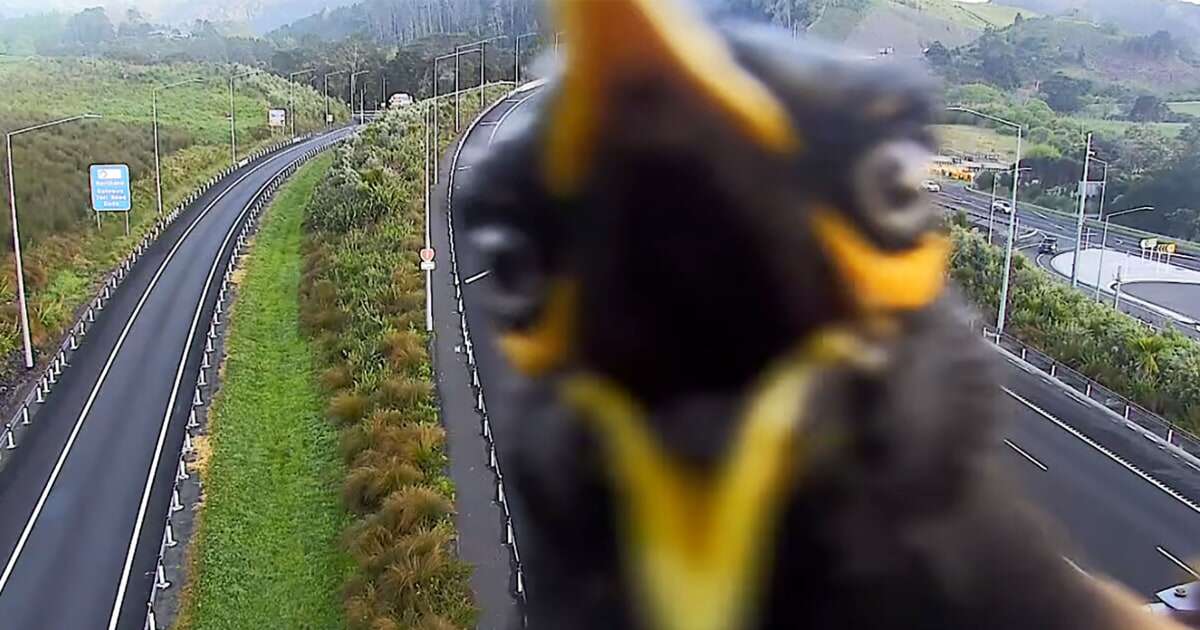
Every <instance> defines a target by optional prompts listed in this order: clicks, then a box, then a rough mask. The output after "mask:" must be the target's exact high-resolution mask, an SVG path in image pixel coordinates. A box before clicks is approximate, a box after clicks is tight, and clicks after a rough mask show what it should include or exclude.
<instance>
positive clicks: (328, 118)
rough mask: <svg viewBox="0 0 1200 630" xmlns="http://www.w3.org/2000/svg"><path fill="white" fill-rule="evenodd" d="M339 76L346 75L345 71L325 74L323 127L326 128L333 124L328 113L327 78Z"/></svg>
mask: <svg viewBox="0 0 1200 630" xmlns="http://www.w3.org/2000/svg"><path fill="white" fill-rule="evenodd" d="M339 74H346V71H345V70H336V71H334V72H327V73H325V126H326V127H328V126H329V124H330V123H332V122H333V120H332V119H331V114H330V112H329V77H335V76H337V75H339Z"/></svg>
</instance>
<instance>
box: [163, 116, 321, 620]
mask: <svg viewBox="0 0 1200 630" xmlns="http://www.w3.org/2000/svg"><path fill="white" fill-rule="evenodd" d="M338 142H340V140H333V141H330V142H328V143H326V144H324V145H322V146H319V147H314V148H312V149H310V150H308V151H306V152H304V154H303V155H301V156H300V157H299V158H298V159H297V160H296V161H294V162H292V163H291V164H289V165H288V166H287V167H285V168H284V169H283V170H282V171H280V172H279V173H277V174H276V175H275V176H274V177H272V178H271V181H270V183H268V184H267V185H265V186H264V187H263V188H262V189H261V190H260V191H259V192H258V193H257V194H256V196H255V197H254V199H253V200H252V201H251V202H250V211H249V213H248V214H247V216H246V218H245V220H244V221H243V222H242V227H241V229H240V230H239V231H238V235H237V239H236V241H234V245H233V253H232V256H231V257H230V260H229V264H228V265H226V267H225V273H224V275H223V276H222V277H221V288H220V291H219V292H218V294H217V300H216V305H215V306H214V310H213V316H212V320H211V321H210V323H209V326H208V331H207V333H206V335H205V339H204V352H203V355H202V357H201V362H200V374H199V375H198V376H197V378H196V385H195V388H194V389H193V392H192V401H191V409H190V410H189V411H188V422H187V425H186V426H185V429H184V434H183V448H182V450H181V452H180V454H179V460H178V463H177V464H176V467H175V476H174V481H173V482H172V485H171V504H170V507H169V508H168V509H167V515H166V523H165V526H164V527H163V535H162V541H161V542H160V543H159V547H158V559H157V561H156V563H155V568H154V583H153V586H152V587H151V589H150V597H149V598H148V599H147V601H146V620H145V623H144V624H143V628H144V630H159V628H162V627H165V624H163V625H160V623H159V618H160V617H161V616H162V612H161V611H159V610H157V609H156V605H157V604H158V596H159V594H160V593H162V592H163V591H166V590H167V589H169V588H171V586H172V582H170V581H169V580H168V579H167V570H166V565H165V564H164V559H165V558H166V555H167V553H168V551H167V550H168V549H172V548H174V547H175V546H176V545H177V544H178V542H179V541H178V539H177V538H176V536H175V524H174V523H173V522H172V518H173V515H174V514H176V513H177V512H180V511H182V510H184V509H185V507H186V506H185V505H184V504H183V501H182V499H181V497H180V484H181V483H183V482H184V481H187V480H188V479H190V478H191V472H189V470H188V463H189V457H192V455H193V454H194V453H195V446H194V444H193V438H194V437H195V433H196V432H197V431H198V430H199V429H200V428H201V427H202V424H201V422H200V419H201V417H202V415H203V414H204V413H205V412H206V411H207V405H208V404H210V402H211V401H209V400H207V399H206V397H205V395H204V392H205V390H206V389H208V388H209V387H210V386H211V385H212V380H213V378H215V375H214V376H212V377H210V376H208V373H209V372H210V371H211V370H215V369H217V367H218V364H219V363H220V361H219V357H214V356H213V354H214V353H215V352H216V345H215V343H216V342H217V339H218V334H219V331H220V327H221V317H222V315H224V314H225V311H226V310H227V309H228V307H229V299H230V297H231V287H230V283H231V282H232V281H233V280H232V279H233V272H234V270H235V269H237V268H238V266H240V264H241V261H242V258H243V257H244V256H245V255H246V253H247V248H248V247H249V243H250V238H251V236H253V234H254V232H255V231H256V230H257V229H258V225H259V220H260V219H261V217H262V213H263V211H264V210H265V209H266V207H267V206H268V205H269V203H270V201H271V199H272V197H274V194H275V192H276V191H277V190H279V187H280V185H282V183H283V182H284V180H286V179H287V178H288V177H290V176H291V175H292V174H293V173H295V172H296V170H297V169H298V168H300V166H302V165H303V164H304V163H305V162H307V161H308V160H310V159H312V158H313V157H316V156H317V155H318V154H320V153H322V152H323V151H325V150H327V149H329V148H330V147H332V146H334V145H336V144H337V143H338ZM288 144H291V142H290V141H289V142H288ZM196 483H197V484H199V479H197V481H196Z"/></svg>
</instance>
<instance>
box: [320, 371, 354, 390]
mask: <svg viewBox="0 0 1200 630" xmlns="http://www.w3.org/2000/svg"><path fill="white" fill-rule="evenodd" d="M319 380H320V382H321V387H322V388H323V389H324V390H325V391H326V392H330V393H333V392H338V391H341V390H343V389H345V388H347V387H349V386H350V385H352V384H353V383H354V377H353V376H352V375H351V374H350V368H348V367H346V366H344V365H335V366H333V367H331V368H326V369H325V371H323V372H321V376H320V378H319Z"/></svg>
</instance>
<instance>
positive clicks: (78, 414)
mask: <svg viewBox="0 0 1200 630" xmlns="http://www.w3.org/2000/svg"><path fill="white" fill-rule="evenodd" d="M349 133H351V131H350V130H348V129H343V130H338V131H335V132H332V133H331V134H328V135H326V136H322V137H318V138H315V139H311V140H308V141H306V142H303V143H299V144H297V145H294V146H292V147H289V148H287V149H283V150H281V151H278V152H276V153H275V154H273V155H272V156H270V157H268V158H265V159H262V160H259V161H257V162H255V163H252V164H249V165H246V166H244V167H242V168H241V169H239V170H238V171H236V172H234V173H233V174H231V175H230V176H228V177H226V178H225V179H224V180H223V181H222V182H221V183H220V184H218V185H216V186H214V187H213V188H212V189H210V190H209V191H208V192H207V193H206V194H205V195H204V196H203V197H202V198H201V199H200V200H198V201H197V202H195V203H194V204H192V206H191V207H190V208H189V209H188V210H187V211H185V212H184V213H183V214H182V215H181V216H179V217H178V218H177V219H176V220H175V222H174V223H173V224H172V225H171V227H170V228H169V229H167V231H166V232H165V233H163V234H162V235H161V236H160V237H159V239H158V240H157V242H156V243H155V244H154V245H153V246H151V247H150V248H149V250H148V251H147V252H146V253H145V254H144V255H143V257H142V259H141V260H140V261H139V262H138V263H137V264H136V265H134V267H133V269H132V270H131V272H130V273H129V275H128V276H127V277H126V279H125V281H124V282H123V283H122V284H121V286H120V287H119V288H118V289H117V291H116V292H115V293H114V295H113V297H112V300H111V301H110V302H109V304H108V305H107V306H106V307H105V309H104V310H103V311H102V312H101V313H100V315H99V317H98V318H97V321H96V325H95V327H94V328H92V329H91V330H90V331H89V332H88V334H87V337H86V340H85V341H84V342H83V344H82V346H81V347H80V349H79V351H78V352H77V353H76V354H75V355H74V357H73V358H72V360H71V366H70V367H69V368H68V369H67V370H66V372H65V373H64V375H63V377H62V380H61V381H60V383H59V384H58V385H57V386H56V387H55V389H54V391H53V392H52V393H51V394H50V397H49V399H48V401H47V403H46V405H45V406H44V407H42V408H41V410H40V411H39V412H38V414H37V416H36V419H35V425H34V426H33V427H31V429H30V431H29V432H28V433H27V434H26V437H25V439H24V441H23V442H22V444H21V447H20V448H19V449H17V450H16V451H14V452H13V454H12V455H10V456H9V457H10V458H11V459H10V460H9V461H8V463H7V465H6V467H5V469H4V470H3V472H2V473H0V571H2V573H0V627H3V628H5V629H10V628H11V629H14V630H16V629H19V630H67V629H70V630H93V629H109V630H112V629H113V628H122V629H126V628H127V629H131V630H141V628H142V627H143V622H144V620H145V615H146V600H147V598H148V597H149V593H150V587H151V584H152V583H153V571H154V567H155V564H156V562H157V556H158V547H159V544H160V541H161V540H162V535H163V523H164V518H165V516H166V513H167V507H168V504H169V502H170V487H171V481H172V477H173V475H174V473H175V463H176V462H177V461H178V458H179V452H180V448H181V446H182V442H183V431H184V425H185V424H186V422H187V416H188V412H189V409H190V405H191V397H192V391H193V386H194V384H195V382H196V378H197V376H198V374H199V367H200V358H201V355H202V352H199V350H200V349H202V347H203V345H204V340H205V332H206V331H207V328H208V323H209V320H210V317H211V313H212V310H213V308H214V305H215V300H216V297H217V290H216V289H215V288H214V287H219V286H220V277H221V274H222V273H224V270H225V267H226V265H227V264H228V262H229V258H230V255H231V252H232V248H231V245H232V243H233V240H234V239H233V238H232V235H234V234H235V231H236V229H237V228H238V227H239V226H240V224H241V222H242V219H243V218H244V217H245V212H244V211H245V209H246V207H247V206H248V204H249V203H250V202H251V201H252V200H253V198H254V197H255V195H256V194H257V193H258V191H259V190H260V189H261V188H262V187H263V186H264V185H265V184H266V183H267V182H268V181H269V180H270V178H271V177H272V176H273V175H275V174H276V173H278V172H279V171H281V170H283V169H284V168H285V167H286V166H288V165H289V164H290V163H292V162H294V161H295V160H296V159H298V158H299V157H300V156H301V154H302V153H304V152H305V151H307V150H308V149H312V148H314V147H318V146H324V145H327V144H329V143H331V142H333V141H335V140H337V139H341V138H343V137H345V136H346V135H348V134H349ZM156 453H157V459H156V458H155V455H156ZM151 471H154V473H153V474H152V472H151Z"/></svg>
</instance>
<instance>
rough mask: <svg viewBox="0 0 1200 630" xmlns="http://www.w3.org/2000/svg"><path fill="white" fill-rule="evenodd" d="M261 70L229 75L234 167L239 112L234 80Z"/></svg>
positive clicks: (234, 162) (231, 140) (230, 138)
mask: <svg viewBox="0 0 1200 630" xmlns="http://www.w3.org/2000/svg"><path fill="white" fill-rule="evenodd" d="M258 72H260V71H259V70H249V71H246V72H243V73H241V74H233V75H230V76H229V159H230V162H231V163H232V164H233V167H234V168H237V163H238V161H237V112H236V105H235V103H234V92H233V90H234V82H235V81H237V80H238V79H240V78H242V77H248V76H250V75H252V74H257V73H258Z"/></svg>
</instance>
